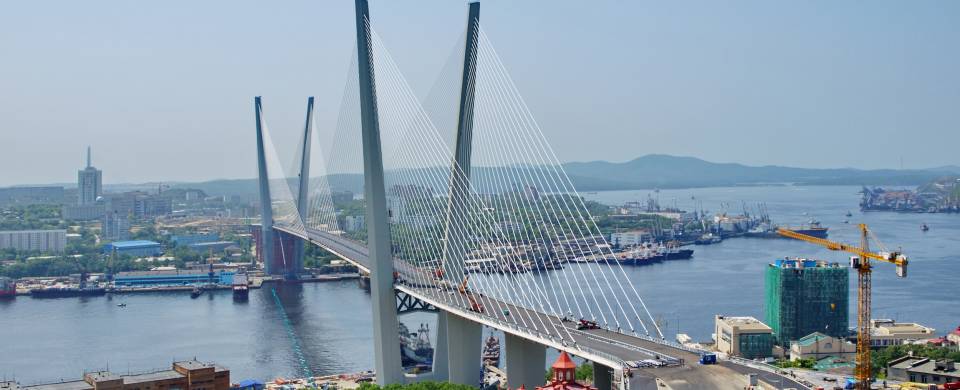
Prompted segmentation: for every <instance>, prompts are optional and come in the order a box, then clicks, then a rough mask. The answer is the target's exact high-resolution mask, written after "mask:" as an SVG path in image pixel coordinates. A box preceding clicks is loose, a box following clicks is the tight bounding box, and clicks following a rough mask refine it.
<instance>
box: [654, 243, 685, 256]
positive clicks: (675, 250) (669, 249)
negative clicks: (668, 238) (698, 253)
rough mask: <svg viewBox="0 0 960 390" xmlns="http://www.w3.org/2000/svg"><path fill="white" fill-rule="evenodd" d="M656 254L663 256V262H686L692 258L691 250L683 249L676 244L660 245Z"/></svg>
mask: <svg viewBox="0 0 960 390" xmlns="http://www.w3.org/2000/svg"><path fill="white" fill-rule="evenodd" d="M657 253H658V254H659V255H661V256H663V259H664V260H686V259H689V258H691V257H693V249H684V248H681V247H680V243H678V242H675V241H674V242H669V243H667V245H666V246H663V245H662V244H661V245H660V247H659V248H657Z"/></svg>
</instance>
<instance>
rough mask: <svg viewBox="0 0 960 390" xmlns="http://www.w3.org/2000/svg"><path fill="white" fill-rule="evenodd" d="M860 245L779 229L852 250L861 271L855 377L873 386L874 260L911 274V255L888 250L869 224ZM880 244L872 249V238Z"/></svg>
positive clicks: (788, 234)
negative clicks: (875, 248) (908, 267)
mask: <svg viewBox="0 0 960 390" xmlns="http://www.w3.org/2000/svg"><path fill="white" fill-rule="evenodd" d="M859 229H860V246H859V247H858V246H854V245H848V244H843V243H839V242H835V241H830V240H827V239H823V238H818V237H813V236H809V235H806V234H803V233H798V232H795V231H793V230H789V229H784V228H778V229H777V233H778V234H780V235H781V236H784V237H788V238H793V239H797V240H800V241H806V242H809V243H812V244H817V245H820V246H823V247H826V248H827V249H830V250H834V251H844V252H848V253H852V254H853V256H850V267H851V268H854V269H856V270H857V281H858V283H857V367H856V370H855V372H854V374H855V375H854V376H855V377H856V379H857V385H856V386H857V389H864V390H869V389H870V377H871V374H872V372H871V369H872V368H871V367H870V365H871V361H870V306H871V302H870V295H871V288H872V287H871V286H872V281H871V273H872V272H873V266H871V265H870V260H877V261H881V262H884V263H889V264H893V265H895V266H897V276H899V277H901V278H905V277H907V262H908V261H907V256H905V255H904V254H903V253H901V252H900V251H888V250H886V248H884V247H883V244H882V243H880V240H877V238H876V236H873V232H872V231H871V230H870V229H868V228H867V225H866V224H862V223H861V224H860V225H859ZM871 236H872V237H873V240H874V241H875V242H876V243H877V244H878V246H880V252H871V251H870V243H869V237H871Z"/></svg>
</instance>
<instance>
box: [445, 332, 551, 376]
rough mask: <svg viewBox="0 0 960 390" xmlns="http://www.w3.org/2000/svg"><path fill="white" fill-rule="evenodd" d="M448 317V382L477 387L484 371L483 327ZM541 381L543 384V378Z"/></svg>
mask: <svg viewBox="0 0 960 390" xmlns="http://www.w3.org/2000/svg"><path fill="white" fill-rule="evenodd" d="M446 317H447V335H446V336H447V370H448V381H450V382H453V383H459V384H463V385H469V386H477V385H479V384H480V378H481V377H482V371H483V370H482V369H481V364H482V363H481V361H480V343H481V339H482V337H483V332H482V330H483V328H482V325H480V323H478V322H474V321H471V320H468V319H466V318H463V317H460V316H457V315H453V314H446ZM541 365H542V364H541ZM541 369H542V367H541ZM540 379H541V382H542V379H543V377H541V378H540Z"/></svg>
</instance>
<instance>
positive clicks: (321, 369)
mask: <svg viewBox="0 0 960 390" xmlns="http://www.w3.org/2000/svg"><path fill="white" fill-rule="evenodd" d="M858 189H859V188H857V187H790V186H788V187H737V188H707V189H692V190H664V191H661V192H660V193H659V194H658V195H659V197H660V201H661V203H662V204H664V205H667V204H669V205H672V204H674V199H675V200H676V203H677V205H678V206H680V207H681V208H684V209H688V210H692V209H694V208H696V207H698V206H695V203H696V204H699V203H700V202H702V204H703V207H704V208H706V209H708V210H710V211H712V212H716V211H719V210H720V209H721V205H722V204H729V205H730V206H729V208H730V209H731V210H730V211H731V212H739V211H740V209H741V206H740V205H741V202H746V203H747V204H750V205H752V204H756V203H757V202H765V203H766V205H767V208H768V211H769V213H770V214H771V215H772V217H773V218H774V219H775V220H776V222H781V223H790V224H799V223H803V222H806V221H807V220H809V219H810V218H811V217H814V218H817V219H819V220H820V221H822V222H823V223H824V225H826V226H829V227H830V237H831V238H832V239H836V240H841V241H847V242H851V243H855V242H857V240H858V238H857V237H858V233H857V231H856V225H855V224H856V223H858V222H866V223H867V224H869V225H870V226H871V227H872V228H873V229H874V230H875V231H876V232H877V235H878V236H879V238H880V240H881V241H883V242H884V243H885V244H886V245H887V246H888V247H891V248H892V247H897V246H902V247H903V249H904V251H905V252H906V253H907V254H908V255H909V256H910V257H911V261H912V262H911V265H910V267H911V269H910V275H909V277H908V278H907V279H898V278H896V276H895V275H894V270H893V267H888V266H886V265H884V264H880V265H878V266H877V267H876V270H875V276H874V316H875V317H890V318H896V319H899V320H902V321H915V322H920V323H923V324H925V325H928V326H932V327H935V328H936V329H937V331H938V332H940V333H944V332H946V331H948V330H950V329H953V328H955V327H956V326H957V325H960V304H958V303H960V302H958V299H957V297H958V294H957V289H956V286H957V285H958V284H960V270H958V267H957V265H958V264H960V263H958V262H960V215H956V214H954V215H946V214H941V215H928V214H895V213H865V214H864V213H860V212H858V211H857V210H856V208H857V201H858V199H859V198H858V195H857V190H858ZM648 194H650V191H611V192H600V193H596V194H586V195H585V196H587V197H588V198H591V199H595V200H598V201H601V202H604V203H609V204H619V203H623V202H625V201H628V200H644V199H646V197H647V195H648ZM653 195H657V194H653ZM691 197H695V199H696V200H692V199H691ZM848 210H850V211H852V212H853V213H854V215H853V217H850V218H847V217H845V216H844V213H846V212H847V211H848ZM845 219H849V220H850V223H849V224H844V223H843V220H845ZM921 223H926V224H927V225H929V226H930V231H928V232H926V233H923V232H921V231H920V224H921ZM694 249H695V250H696V252H695V254H694V258H693V259H691V260H678V261H671V262H665V263H661V264H655V265H650V266H644V267H632V268H627V273H628V275H629V277H630V278H631V279H632V280H633V282H634V283H635V285H636V286H637V288H638V290H640V293H641V295H642V296H643V297H644V298H645V300H646V302H647V305H648V306H649V307H650V310H651V312H653V314H654V316H657V317H660V318H661V319H662V321H663V323H665V326H664V327H665V328H666V329H665V332H664V333H665V334H669V335H670V336H671V337H672V335H673V334H675V333H677V329H679V330H680V331H681V332H684V333H689V334H691V335H692V336H693V337H694V338H697V339H708V338H709V337H710V332H711V328H712V320H713V315H715V314H727V315H751V316H756V317H758V318H762V317H763V269H764V267H765V265H766V264H767V263H769V262H771V261H772V260H774V259H776V258H781V257H784V256H807V257H815V258H822V259H826V260H832V261H841V262H842V261H845V259H846V256H845V255H843V254H840V253H832V252H829V251H827V250H824V249H819V248H817V247H814V246H812V245H810V244H805V243H801V242H795V241H790V240H772V239H746V238H742V239H730V240H727V241H724V242H723V243H721V244H717V245H711V246H697V247H695V248H694ZM851 286H854V284H853V283H851ZM274 293H275V295H274ZM851 294H855V291H852V290H851ZM852 296H853V295H852ZM119 303H126V304H127V307H123V308H121V307H118V306H117V304H119ZM851 307H852V308H855V305H852V306H851ZM281 308H282V309H281ZM853 318H855V317H854V316H853V314H851V319H853ZM431 320H432V319H431V318H430V316H429V315H424V314H417V315H410V316H405V317H402V318H401V321H404V322H406V323H407V324H408V326H409V327H410V329H411V330H415V329H416V328H417V327H418V326H419V323H420V322H428V321H431ZM193 357H197V358H199V359H201V360H204V361H215V362H217V363H219V364H222V365H224V366H227V367H229V368H230V369H231V371H232V373H233V375H232V376H233V378H234V379H235V380H239V379H243V378H261V379H270V378H274V377H291V376H297V375H302V374H303V373H304V372H305V371H307V370H309V371H311V372H312V373H314V374H330V373H341V372H357V371H362V370H368V369H372V367H373V345H372V328H371V326H370V299H369V296H368V295H367V294H366V293H364V292H363V291H362V290H360V289H359V288H358V287H357V284H356V282H354V281H346V282H333V283H317V284H304V285H277V286H275V288H274V289H271V288H269V287H268V288H264V289H261V290H252V291H251V293H250V300H249V302H246V303H235V302H233V301H232V298H231V294H230V292H228V291H223V292H217V293H214V294H207V295H204V296H202V297H201V298H198V299H190V297H189V296H188V295H186V294H144V295H120V296H114V297H113V298H112V299H111V298H106V297H98V298H83V299H79V298H78V299H53V300H36V299H31V298H24V297H20V298H17V299H16V300H7V301H0V376H4V375H5V376H6V377H7V378H9V377H11V376H14V375H15V376H16V377H17V378H18V379H20V380H21V382H22V383H35V382H40V381H49V380H59V379H60V378H65V379H74V378H78V377H79V376H80V375H81V373H82V372H83V370H90V369H99V368H108V367H109V369H110V370H111V371H113V372H117V373H123V372H127V371H143V370H149V369H154V368H167V367H169V364H170V362H171V361H173V360H174V359H189V358H193Z"/></svg>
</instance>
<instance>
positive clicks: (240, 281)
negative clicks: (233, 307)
mask: <svg viewBox="0 0 960 390" xmlns="http://www.w3.org/2000/svg"><path fill="white" fill-rule="evenodd" d="M249 295H250V285H249V282H248V281H247V275H246V274H237V275H234V276H233V299H235V300H238V301H245V300H247V298H248V297H249Z"/></svg>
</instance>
